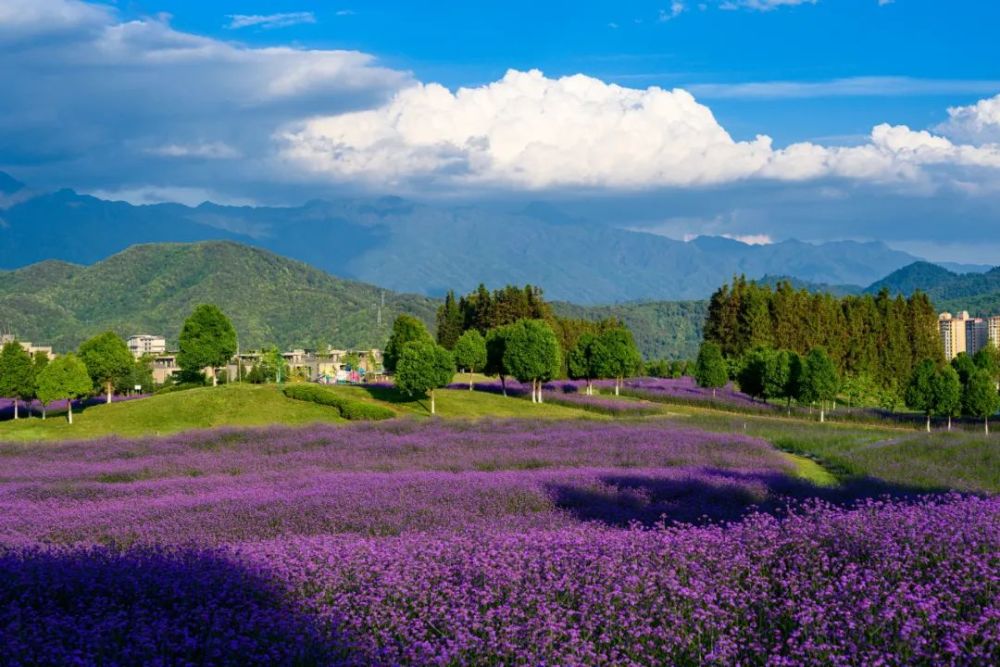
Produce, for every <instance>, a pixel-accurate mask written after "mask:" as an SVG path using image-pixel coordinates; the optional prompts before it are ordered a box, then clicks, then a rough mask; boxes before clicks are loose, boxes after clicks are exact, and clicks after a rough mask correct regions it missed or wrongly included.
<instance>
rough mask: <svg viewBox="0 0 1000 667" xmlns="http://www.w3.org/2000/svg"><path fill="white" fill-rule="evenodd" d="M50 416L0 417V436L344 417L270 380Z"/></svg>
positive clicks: (67, 435) (153, 431) (73, 435)
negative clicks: (291, 394)
mask: <svg viewBox="0 0 1000 667" xmlns="http://www.w3.org/2000/svg"><path fill="white" fill-rule="evenodd" d="M73 421H74V423H73V425H72V426H71V425H70V424H69V423H67V421H66V418H65V416H64V414H52V413H50V415H49V418H48V419H45V420H42V419H39V418H33V419H20V420H17V421H6V422H0V441H5V442H12V441H30V440H65V439H77V438H79V439H86V438H96V437H100V436H105V435H112V434H114V435H123V436H137V435H164V434H167V433H176V432H178V431H185V430H188V429H195V428H211V427H213V426H261V425H266V424H289V425H296V424H312V423H315V422H342V421H343V420H342V419H341V418H340V414H339V413H338V412H337V410H336V408H331V407H328V406H323V405H317V404H315V403H307V402H304V401H293V400H292V399H290V398H286V397H285V396H284V395H283V394H282V393H281V391H280V390H279V389H278V387H276V386H274V385H250V384H242V385H237V384H232V385H224V386H221V387H205V388H200V389H190V390H187V391H178V392H173V393H168V394H160V395H158V396H151V397H149V398H143V399H137V400H134V401H123V402H121V403H113V404H111V405H96V406H92V407H89V408H86V409H85V410H82V411H79V412H74V414H73Z"/></svg>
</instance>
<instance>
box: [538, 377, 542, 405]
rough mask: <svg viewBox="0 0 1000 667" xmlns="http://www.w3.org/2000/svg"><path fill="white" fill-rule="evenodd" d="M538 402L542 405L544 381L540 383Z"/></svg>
mask: <svg viewBox="0 0 1000 667" xmlns="http://www.w3.org/2000/svg"><path fill="white" fill-rule="evenodd" d="M538 402H539V403H542V402H543V401H542V381H541V380H539V381H538Z"/></svg>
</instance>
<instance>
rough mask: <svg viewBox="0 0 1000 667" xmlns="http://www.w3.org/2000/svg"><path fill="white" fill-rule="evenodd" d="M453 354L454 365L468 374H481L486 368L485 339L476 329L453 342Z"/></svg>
mask: <svg viewBox="0 0 1000 667" xmlns="http://www.w3.org/2000/svg"><path fill="white" fill-rule="evenodd" d="M442 347H443V346H442ZM454 352H455V364H456V365H457V366H458V367H459V368H461V369H463V370H465V371H467V372H469V373H478V372H481V371H482V370H483V369H484V368H485V367H486V339H485V338H483V335H482V334H481V333H479V330H478V329H469V330H468V331H466V332H465V333H463V334H462V335H461V336H460V337H459V338H458V340H457V341H455V347H454Z"/></svg>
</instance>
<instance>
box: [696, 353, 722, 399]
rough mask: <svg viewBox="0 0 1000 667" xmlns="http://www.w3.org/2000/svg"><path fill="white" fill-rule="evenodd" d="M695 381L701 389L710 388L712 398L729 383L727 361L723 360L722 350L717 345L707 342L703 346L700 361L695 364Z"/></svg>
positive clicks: (699, 356)
mask: <svg viewBox="0 0 1000 667" xmlns="http://www.w3.org/2000/svg"><path fill="white" fill-rule="evenodd" d="M694 379H695V382H697V383H698V386H699V387H704V388H706V389H708V388H710V389H711V390H712V396H715V392H716V390H718V389H719V388H720V387H725V386H726V383H727V382H729V370H728V368H727V366H726V360H725V359H723V358H722V350H721V349H720V348H719V346H718V344H717V343H712V342H707V341H706V342H704V343H702V344H701V348H700V349H699V350H698V360H697V361H696V362H695V364H694Z"/></svg>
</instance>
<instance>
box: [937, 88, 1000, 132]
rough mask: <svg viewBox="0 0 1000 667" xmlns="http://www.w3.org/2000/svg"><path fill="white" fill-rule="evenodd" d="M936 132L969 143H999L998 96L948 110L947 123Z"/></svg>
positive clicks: (999, 111)
mask: <svg viewBox="0 0 1000 667" xmlns="http://www.w3.org/2000/svg"><path fill="white" fill-rule="evenodd" d="M937 130H938V131H940V132H942V133H943V134H946V135H947V136H949V137H952V138H956V139H959V140H964V141H971V142H1000V95H996V96H995V97H991V98H989V99H985V100H979V101H978V102H976V103H975V104H971V105H969V106H964V107H951V108H950V109H948V121H947V122H946V123H943V124H941V125H939V126H938V128H937Z"/></svg>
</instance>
